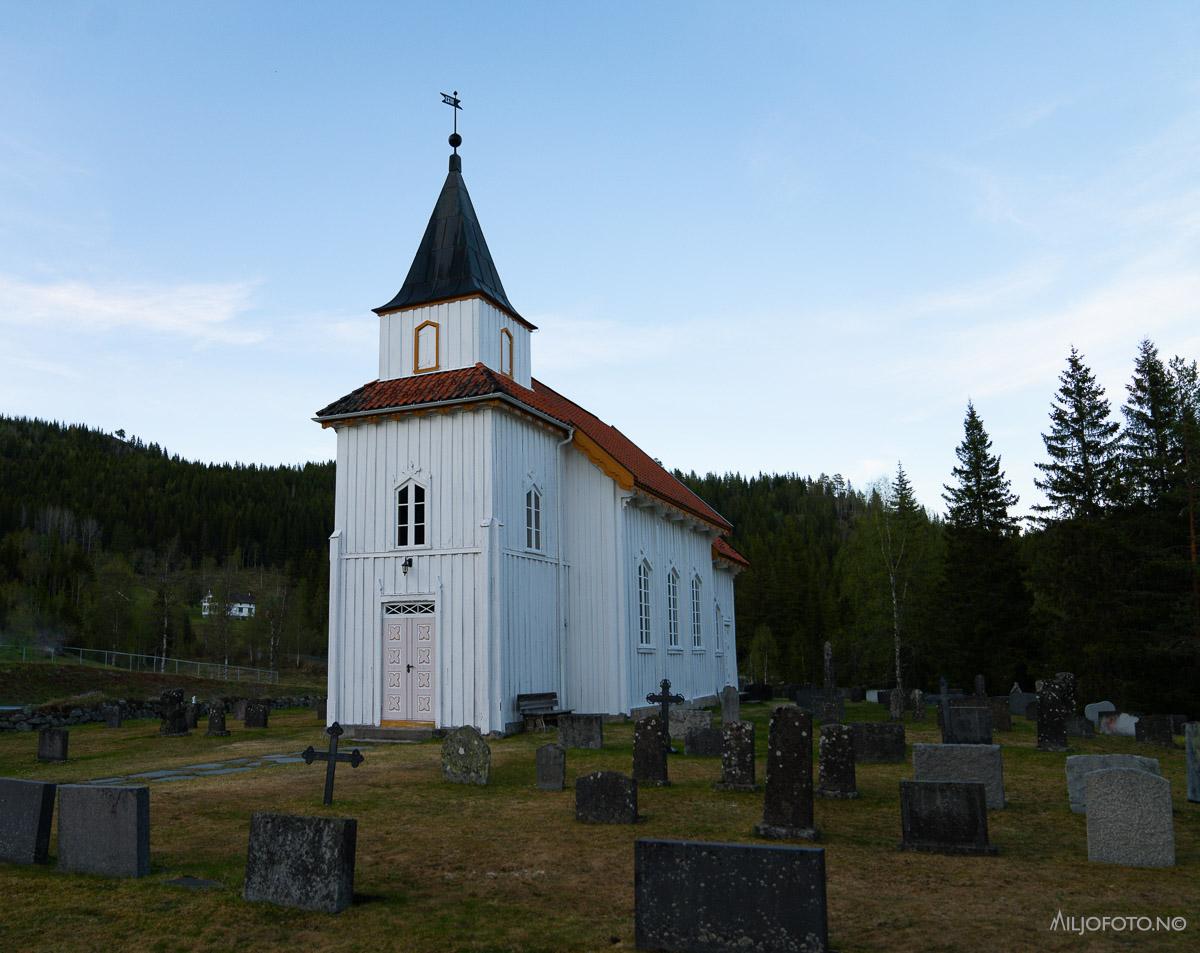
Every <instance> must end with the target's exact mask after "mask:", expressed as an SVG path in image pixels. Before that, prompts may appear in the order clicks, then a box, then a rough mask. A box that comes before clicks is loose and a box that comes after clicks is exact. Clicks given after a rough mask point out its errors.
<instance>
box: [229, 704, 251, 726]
mask: <svg viewBox="0 0 1200 953" xmlns="http://www.w3.org/2000/svg"><path fill="white" fill-rule="evenodd" d="M249 704H250V702H249V701H248V700H247V699H245V698H239V699H238V700H237V701H235V702H234V703H233V717H234V718H236V719H237V720H238V721H241V722H244V721H245V720H246V708H247V706H248V705H249Z"/></svg>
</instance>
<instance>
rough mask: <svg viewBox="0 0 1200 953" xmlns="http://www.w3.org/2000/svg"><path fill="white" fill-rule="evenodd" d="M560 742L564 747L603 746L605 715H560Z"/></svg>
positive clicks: (594, 747) (593, 747)
mask: <svg viewBox="0 0 1200 953" xmlns="http://www.w3.org/2000/svg"><path fill="white" fill-rule="evenodd" d="M558 743H559V744H560V745H562V746H563V747H564V748H592V749H597V748H603V747H604V716H603V715H559V716H558Z"/></svg>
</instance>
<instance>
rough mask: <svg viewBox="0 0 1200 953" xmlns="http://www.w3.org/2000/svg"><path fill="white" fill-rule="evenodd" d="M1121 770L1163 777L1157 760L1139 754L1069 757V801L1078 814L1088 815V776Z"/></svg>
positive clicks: (1067, 766)
mask: <svg viewBox="0 0 1200 953" xmlns="http://www.w3.org/2000/svg"><path fill="white" fill-rule="evenodd" d="M1113 768H1121V769H1124V770H1127V771H1145V772H1146V773H1147V774H1154V775H1161V774H1162V772H1161V771H1160V770H1159V767H1158V759H1157V758H1143V757H1142V756H1141V755H1137V754H1073V755H1070V756H1068V757H1067V764H1066V772H1067V801H1068V803H1069V804H1070V807H1071V810H1072V811H1074V812H1075V813H1076V814H1086V813H1087V776H1088V775H1089V774H1091V773H1092V772H1093V771H1109V770H1112V769H1113Z"/></svg>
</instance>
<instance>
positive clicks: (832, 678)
mask: <svg viewBox="0 0 1200 953" xmlns="http://www.w3.org/2000/svg"><path fill="white" fill-rule="evenodd" d="M824 674H825V686H824V687H825V691H827V692H832V691H836V690H837V676H836V674H835V673H834V669H833V643H832V642H826V643H825V672H824Z"/></svg>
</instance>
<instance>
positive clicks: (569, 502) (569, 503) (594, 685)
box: [559, 447, 628, 714]
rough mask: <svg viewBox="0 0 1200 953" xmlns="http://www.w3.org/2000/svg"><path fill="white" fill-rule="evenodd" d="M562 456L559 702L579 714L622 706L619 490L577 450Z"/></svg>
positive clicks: (610, 711) (616, 710)
mask: <svg viewBox="0 0 1200 953" xmlns="http://www.w3.org/2000/svg"><path fill="white" fill-rule="evenodd" d="M562 453H563V459H562V473H563V512H564V520H563V524H564V525H563V545H564V553H565V557H566V560H565V561H566V562H567V563H568V564H569V565H570V567H571V571H570V585H569V586H566V585H564V587H563V588H564V596H565V598H566V599H567V632H566V639H565V641H564V646H565V651H566V659H565V665H564V668H565V672H566V679H565V685H564V688H563V689H561V690H560V696H559V700H560V701H561V702H562V703H563V707H565V708H573V709H574V710H575V711H578V712H599V713H605V714H616V713H620V712H622V711H627V710H628V709H627V708H626V707H625V706H626V700H625V695H626V690H625V680H624V678H623V677H622V663H621V657H620V656H621V653H622V651H623V649H624V645H623V639H624V634H625V632H626V628H625V626H624V624H623V622H622V617H621V605H622V602H623V600H622V597H621V592H622V586H624V585H625V581H624V580H623V579H620V578H618V575H617V564H618V561H619V555H618V548H619V547H618V543H617V538H618V527H619V525H620V520H619V516H618V507H619V497H620V488H619V487H618V486H617V485H616V483H614V482H613V480H612V479H611V478H610V477H608V476H606V475H605V474H603V473H601V472H600V470H599V469H598V468H597V467H596V466H595V465H593V464H592V463H591V461H589V460H588V459H587V458H586V457H584V456H583V454H581V453H580V452H578V451H577V450H575V449H573V448H571V447H568V448H567V449H566V450H565V451H563V452H562Z"/></svg>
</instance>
